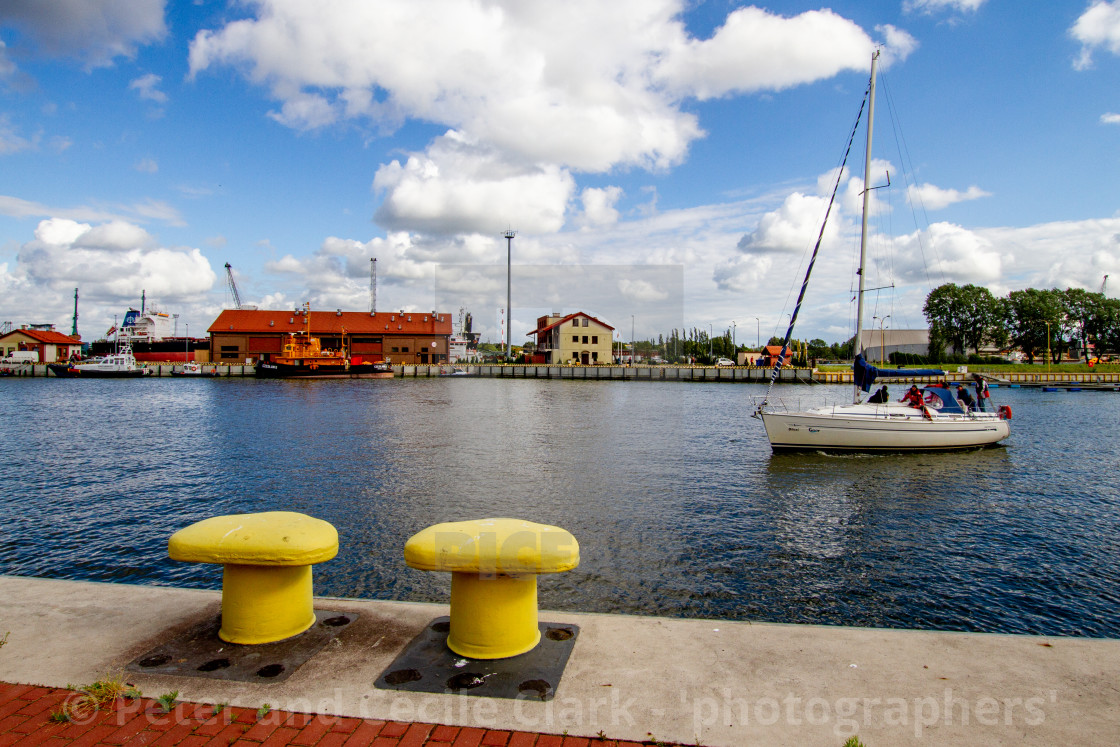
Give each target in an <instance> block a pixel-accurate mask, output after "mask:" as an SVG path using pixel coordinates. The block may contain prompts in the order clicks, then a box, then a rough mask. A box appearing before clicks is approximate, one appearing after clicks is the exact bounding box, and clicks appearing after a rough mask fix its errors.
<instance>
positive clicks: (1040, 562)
mask: <svg viewBox="0 0 1120 747" xmlns="http://www.w3.org/2000/svg"><path fill="white" fill-rule="evenodd" d="M0 390H2V391H3V397H4V401H6V402H7V403H8V406H7V407H6V408H5V409H6V412H5V415H4V418H3V420H2V421H0V443H2V444H3V446H2V448H0V465H2V468H0V471H2V474H3V475H4V483H5V484H4V489H3V491H0V573H5V574H17V575H29V576H44V577H51V578H66V579H82V580H92V581H111V582H123V583H138V584H160V585H171V586H186V587H196V588H219V586H220V583H221V569H220V568H218V567H215V566H208V565H194V564H186V563H177V562H173V561H171V560H169V559H168V558H167V538H168V536H169V535H170V534H171V533H172V532H174V531H175V530H177V529H179V528H182V527H184V526H186V525H188V524H190V523H192V522H194V521H197V520H199V519H202V518H206V517H209V516H214V515H217V514H225V513H237V512H250V511H266V510H293V511H301V512H304V513H308V514H311V515H313V516H316V517H319V518H322V519H325V520H327V521H329V522H331V523H332V524H334V525H335V526H336V527H337V528H338V530H339V535H340V551H339V555H338V557H337V558H335V559H334V560H332V561H330V562H327V563H324V564H321V565H319V566H316V570H315V591H316V594H318V595H324V596H345V597H361V598H374V599H395V600H411V601H446V599H447V596H448V589H449V579H448V578H447V576H446V574H437V573H424V572H421V571H416V570H413V569H410V568H408V567H407V566H406V565H405V564H404V561H403V558H402V549H403V545H404V542H405V540H406V539H407V538H408V537H409V536H410V535H412V534H413V533H415V532H417V531H419V530H420V529H422V528H424V527H426V526H428V525H430V524H433V523H436V522H441V521H454V520H460V519H467V518H482V517H497V516H510V517H516V518H524V519H528V520H532V521H537V522H543V523H548V524H556V525H559V526H561V527H564V528H565V529H568V530H569V531H571V532H572V533H573V534H574V535H575V536H576V537H577V539H578V540H579V542H580V546H581V555H582V562H581V564H580V566H579V567H578V568H577V569H576V570H574V571H571V572H569V573H566V574H560V575H557V576H552V577H544V578H542V579H541V583H540V595H541V606H542V607H544V608H546V609H563V610H571V611H588V612H590V611H594V612H611V613H626V614H638V615H660V616H677V617H692V618H715V619H730V620H750V621H768V622H790V623H816V624H828V625H854V626H870V627H891V628H921V629H933V630H967V631H979V632H991V633H1031V634H1046V635H1080V636H1099V637H1120V564H1118V561H1120V469H1118V467H1120V458H1118V457H1117V455H1116V451H1115V447H1114V437H1115V433H1116V429H1117V423H1118V420H1120V395H1117V394H1115V393H1111V392H1043V391H1039V390H1037V389H1036V390H1027V389H1022V390H1020V389H1009V388H999V389H995V390H993V398H994V401H995V402H997V403H998V404H1008V405H1010V406H1011V407H1012V410H1013V412H1014V420H1013V421H1012V435H1011V438H1010V439H1009V440H1008V441H1007V442H1006V446H1001V447H997V448H990V449H984V450H977V451H970V452H963V453H952V454H898V455H877V456H866V455H865V456H855V455H849V456H826V455H820V454H796V455H785V454H781V455H775V454H772V453H771V451H770V448H769V446H768V444H767V442H766V438H765V435H764V433H763V429H762V424H761V422H760V421H758V420H755V419H753V418H751V417H750V414H751V412H752V409H753V403H752V397H757V396H759V395H761V394H762V393H763V392H764V391H765V387H764V386H762V385H755V384H719V383H675V382H668V383H667V382H609V381H602V382H597V381H557V380H543V379H523V380H499V379H477V378H468V377H444V378H432V379H392V380H339V381H282V380H281V381H277V380H272V381H257V380H254V379H236V378H234V379H203V380H169V379H161V380H157V379H141V380H129V381H106V380H88V381H67V380H56V379H31V378H13V379H8V380H6V381H0ZM850 391H851V390H850V388H848V387H841V386H819V387H809V386H794V385H787V386H784V387H779V388H778V391H777V393H778V395H779V396H781V397H784V398H786V399H790V400H800V401H801V403H802V404H803V405H804V404H823V403H826V402H843V401H846V400H847V399H848V398H850ZM898 394H899V395H900V394H901V391H899V392H898Z"/></svg>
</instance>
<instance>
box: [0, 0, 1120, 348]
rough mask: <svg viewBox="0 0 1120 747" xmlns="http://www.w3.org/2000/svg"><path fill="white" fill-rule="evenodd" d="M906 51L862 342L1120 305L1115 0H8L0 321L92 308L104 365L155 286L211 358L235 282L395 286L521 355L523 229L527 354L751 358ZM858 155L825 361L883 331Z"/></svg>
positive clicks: (826, 294) (4, 14)
mask: <svg viewBox="0 0 1120 747" xmlns="http://www.w3.org/2000/svg"><path fill="white" fill-rule="evenodd" d="M876 46H879V47H881V48H882V50H883V52H882V54H883V57H882V60H883V62H882V65H881V77H880V95H879V102H878V104H879V108H878V112H877V118H876V145H875V148H874V150H873V156H874V158H875V168H874V169H873V174H872V177H871V179H872V182H873V184H876V185H878V184H885V183H886V172H887V171H890V173H891V184H892V186H891V187H890V188H889V189H881V190H876V191H875V193H874V194H875V198H876V199H875V201H874V202H875V208H876V209H875V212H874V215H873V217H872V231H873V237H872V242H871V247H872V248H871V256H872V264H871V266H870V267H869V272H868V280H869V284H870V285H872V286H874V287H882V289H881V290H879V291H877V292H876V293H874V294H873V296H872V297H871V298H870V299H869V308H868V310H867V321H866V322H865V324H867V325H872V324H874V325H876V326H877V325H878V324H880V323H883V324H884V325H885V326H887V327H889V328H915V327H922V326H924V320H923V318H922V315H921V305H922V302H923V301H924V299H925V296H926V294H927V293H928V292H929V290H930V289H931V288H932V287H936V286H937V285H939V284H940V283H943V282H956V283H962V284H963V283H975V284H979V285H984V286H986V287H988V288H990V289H991V290H992V291H993V292H994V293H996V294H999V295H1002V294H1005V293H1007V292H1008V291H1010V290H1015V289H1018V288H1025V287H1059V288H1065V287H1070V286H1073V287H1084V288H1089V289H1091V290H1098V289H1099V288H1100V285H1101V282H1102V279H1103V277H1104V275H1106V274H1110V275H1112V279H1111V280H1110V286H1111V287H1110V289H1109V290H1108V293H1109V295H1115V294H1114V293H1113V292H1112V287H1114V286H1113V283H1116V284H1120V189H1118V187H1120V184H1118V181H1120V177H1118V175H1120V93H1118V92H1120V0H1107V1H1106V0H1084V1H1079V0H1074V1H1071V2H1064V3H1031V4H1029V5H1024V4H1023V3H1017V2H1009V1H1008V0H891V1H890V2H887V1H882V2H878V1H875V2H833V3H830V4H829V5H828V6H822V5H819V4H814V3H805V2H782V3H772V4H769V5H754V6H750V5H742V4H739V3H734V2H724V1H721V0H709V1H707V2H699V1H694V2H682V1H679V0H678V1H674V0H617V1H616V2H612V3H610V4H605V3H601V2H594V1H592V0H573V1H572V2H568V3H555V2H550V1H548V0H508V1H507V2H487V1H485V0H474V1H473V2H466V1H465V0H428V1H424V2H417V1H416V0H399V1H398V0H380V1H379V2H368V1H367V0H335V1H334V2H321V3H308V2H304V1H302V0H257V1H255V2H207V1H205V0H196V2H193V3H188V2H179V3H165V2H162V0H132V2H130V3H117V2H112V1H111V0H7V2H5V3H4V4H3V5H0V101H2V102H3V103H2V107H0V175H2V176H0V321H12V322H13V323H14V324H16V325H19V324H21V323H27V322H53V323H55V324H57V325H58V327H59V329H61V330H63V331H69V328H70V316H71V312H72V298H73V290H74V288H75V287H77V288H79V289H80V290H79V292H80V294H81V298H82V300H81V307H80V315H81V316H80V324H79V331H80V332H81V334H82V335H83V337H84V338H85V339H92V338H95V337H98V336H100V335H101V334H103V333H104V331H105V329H106V328H107V327H109V326H110V325H111V324H112V321H113V317H114V315H118V316H119V315H121V314H123V312H124V311H125V309H126V308H127V307H128V306H130V305H133V306H135V305H137V304H138V303H139V297H140V293H141V291H142V290H143V291H146V293H147V297H148V299H149V300H150V301H151V302H154V303H156V304H157V305H158V306H159V307H161V308H162V309H164V310H166V311H169V312H173V313H177V314H179V315H180V317H179V320H180V324H181V325H183V326H180V332H182V331H183V330H184V329H185V325H187V324H189V325H190V331H191V333H192V334H201V333H202V331H203V330H204V329H205V328H206V327H207V326H209V324H210V323H211V321H213V319H214V318H215V317H216V316H217V314H218V312H219V311H220V310H221V309H222V308H224V307H227V306H228V305H229V303H230V298H229V294H228V292H227V289H226V283H225V274H224V273H225V271H224V265H225V263H226V262H229V263H231V264H232V265H233V267H234V270H235V273H236V277H237V282H238V286H239V289H240V292H241V295H242V298H243V300H244V301H247V302H249V303H253V304H257V305H259V306H260V307H262V308H290V307H294V306H296V305H300V304H302V303H303V302H304V301H310V302H311V304H312V307H313V308H320V309H324V308H326V309H333V308H343V309H347V310H368V308H369V295H370V294H369V259H370V258H371V257H377V260H378V263H377V266H378V286H377V307H378V309H379V310H383V311H384V310H390V309H392V310H397V309H404V310H431V309H432V308H433V307H437V308H438V309H439V310H440V311H449V312H452V313H454V312H457V311H458V309H459V308H460V307H463V308H466V310H467V311H470V312H471V313H472V314H473V316H474V318H475V320H476V329H477V328H479V327H481V329H482V331H483V332H484V335H485V336H486V337H488V338H489V339H491V340H494V341H497V340H498V338H499V337H500V335H501V332H500V331H499V329H498V324H499V319H500V309H501V308H502V307H504V306H505V262H506V248H507V246H506V241H505V239H503V238H502V236H501V234H502V232H503V231H504V230H505V229H506V228H507V227H510V228H513V229H516V230H517V231H518V235H517V238H516V239H514V241H513V264H514V290H513V296H514V298H513V306H514V314H513V324H512V330H513V340H514V342H515V343H516V342H521V341H524V340H525V339H526V338H525V332H527V331H528V330H530V329H532V327H533V325H534V322H535V319H536V317H537V316H538V315H540V314H543V313H546V312H548V311H552V310H555V311H565V312H569V311H575V310H584V311H588V312H589V313H593V314H595V315H596V316H599V317H600V318H602V319H604V320H606V321H608V322H609V323H611V324H613V325H615V326H616V327H619V328H620V329H621V330H624V333H623V334H622V336H623V337H627V338H628V336H629V332H630V328H631V326H632V325H633V326H634V327H635V328H636V331H637V335H638V336H639V337H646V336H649V335H654V336H656V335H657V334H658V333H663V332H668V331H669V329H670V328H672V327H678V328H679V327H696V328H700V329H705V330H707V329H709V328H711V329H712V330H714V331H715V332H716V333H719V332H720V331H722V330H723V329H727V328H729V327H731V325H732V322H733V321H734V322H735V327H736V335H737V341H739V342H741V343H742V342H750V343H752V344H753V342H754V341H755V337H756V335H758V336H761V337H762V338H764V339H765V338H767V337H769V336H770V335H772V334H780V333H781V332H784V326H785V320H786V319H788V317H786V316H784V315H786V314H788V313H789V312H790V311H791V310H792V303H793V298H794V297H795V296H796V288H797V285H798V284H799V283H800V280H801V275H802V272H803V265H804V263H805V261H806V259H807V253H808V251H809V250H810V249H811V248H812V244H813V242H814V240H815V238H816V234H817V231H818V229H819V225H820V220H821V218H822V216H823V208H824V201H825V192H826V189H825V187H824V185H825V184H826V183H827V184H828V185H829V186H830V185H831V182H832V181H834V177H835V172H834V171H833V169H834V168H835V167H836V166H837V164H838V162H839V158H840V155H841V154H842V151H843V146H844V144H845V142H846V138H847V135H848V130H849V128H850V127H851V123H852V121H853V119H854V117H855V114H856V111H857V110H858V108H859V103H860V98H861V96H862V93H863V90H864V88H865V87H866V82H867V75H868V69H869V65H870V57H871V53H872V50H873V49H874V48H875V47H876ZM888 104H890V106H888ZM895 132H899V133H901V136H902V137H903V138H904V144H902V145H899V144H898V143H897V142H896V138H895ZM854 151H855V152H854V153H853V157H852V160H851V161H850V166H851V171H850V173H848V174H845V175H844V178H843V179H842V190H841V194H840V200H839V203H838V208H837V212H836V213H834V218H835V219H834V220H833V221H832V223H831V224H830V230H829V232H828V233H827V235H826V242H825V244H824V249H823V254H822V257H821V259H820V260H818V264H817V268H816V270H815V274H814V280H813V283H812V285H811V287H810V292H809V295H808V297H807V301H806V305H805V307H804V308H803V311H802V315H801V318H800V320H799V326H798V329H797V333H796V334H797V336H798V337H801V338H805V339H809V338H815V337H821V338H824V339H825V340H827V341H829V342H832V341H838V340H843V339H846V338H847V337H848V336H850V335H851V333H852V330H853V326H854V325H853V315H854V304H853V303H852V299H851V295H852V294H851V288H852V284H853V280H852V277H853V268H854V263H855V252H856V251H857V249H858V224H859V215H858V210H859V192H860V189H861V185H862V160H863V145H862V134H861V135H860V137H859V138H858V139H857V147H856V148H855V149H854ZM908 187H909V188H908ZM519 268H520V269H519ZM519 274H520V277H519ZM872 316H874V317H875V319H872V318H871V317H872ZM884 317H889V318H888V319H887V320H886V321H884V322H880V321H879V320H882V319H883V318H884ZM752 321H753V322H755V324H751V323H750V322H752Z"/></svg>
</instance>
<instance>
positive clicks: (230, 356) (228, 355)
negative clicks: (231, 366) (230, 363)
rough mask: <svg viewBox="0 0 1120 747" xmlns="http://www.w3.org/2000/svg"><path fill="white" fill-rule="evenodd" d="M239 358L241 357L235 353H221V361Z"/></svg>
mask: <svg viewBox="0 0 1120 747" xmlns="http://www.w3.org/2000/svg"><path fill="white" fill-rule="evenodd" d="M240 357H241V355H240V353H237V352H233V353H227V352H224V351H223V352H222V360H226V359H228V358H240Z"/></svg>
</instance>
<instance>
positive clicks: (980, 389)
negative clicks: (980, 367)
mask: <svg viewBox="0 0 1120 747" xmlns="http://www.w3.org/2000/svg"><path fill="white" fill-rule="evenodd" d="M972 380H973V381H975V382H976V409H977V410H979V411H980V412H985V411H987V409H988V408H987V407H985V405H986V404H987V403H986V402H985V401H984V400H986V399H989V398H990V397H991V396H992V393H991V392H989V391H988V382H987V381H985V380H984V377H983V376H981V375H980V374H978V373H974V374H972Z"/></svg>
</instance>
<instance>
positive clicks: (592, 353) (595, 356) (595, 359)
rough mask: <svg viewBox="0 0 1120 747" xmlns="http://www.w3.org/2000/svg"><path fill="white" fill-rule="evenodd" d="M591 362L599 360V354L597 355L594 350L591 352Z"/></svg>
mask: <svg viewBox="0 0 1120 747" xmlns="http://www.w3.org/2000/svg"><path fill="white" fill-rule="evenodd" d="M591 360H593V361H597V360H599V354H598V353H596V352H595V351H594V350H592V351H591Z"/></svg>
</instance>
